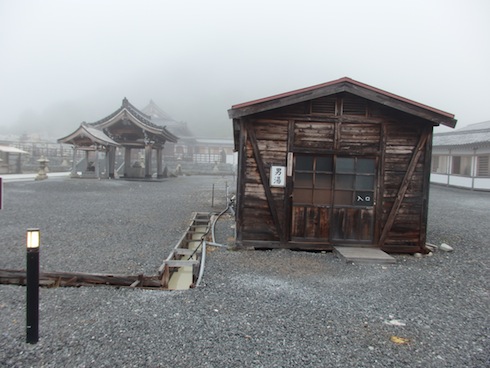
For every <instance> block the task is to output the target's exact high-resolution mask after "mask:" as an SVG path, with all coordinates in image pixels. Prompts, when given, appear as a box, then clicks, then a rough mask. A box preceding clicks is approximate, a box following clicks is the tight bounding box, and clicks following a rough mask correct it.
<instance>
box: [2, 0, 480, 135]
mask: <svg viewBox="0 0 490 368" xmlns="http://www.w3.org/2000/svg"><path fill="white" fill-rule="evenodd" d="M489 65H490V2H489V1H487V0H466V1H453V0H410V1H392V0H372V1H364V0H347V1H308V0H303V1H301V2H300V1H285V0H281V1H255V0H247V1H225V0H223V1H213V0H210V1H209V0H208V1H197V0H190V1H160V0H156V1H151V0H144V1H136V0H135V1H130V0H123V1H121V0H104V1H99V0H71V1H66V0H43V1H41V0H40V1H25V0H17V1H8V0H0V108H1V112H2V114H1V115H0V136H1V135H4V134H9V133H15V134H21V133H23V132H39V133H48V135H49V136H50V137H54V138H59V137H62V136H65V135H67V134H69V133H71V132H72V131H73V130H75V129H76V128H77V127H78V125H79V124H80V123H81V122H82V121H87V122H94V121H97V120H99V119H101V118H103V117H105V116H107V115H109V114H110V113H112V112H113V111H115V110H116V109H117V108H118V107H119V106H120V105H121V101H122V99H123V98H124V97H127V98H128V99H129V101H130V102H131V103H132V104H133V105H135V106H136V107H138V108H143V107H144V106H145V105H147V104H148V103H149V101H150V100H153V101H154V102H155V103H156V104H157V105H158V106H160V107H161V108H162V109H163V110H164V111H165V112H167V113H168V114H169V115H171V116H172V117H173V118H174V119H175V120H177V121H185V122H187V123H188V125H189V126H190V128H191V129H192V131H193V132H194V133H195V134H196V135H198V136H201V137H231V135H232V130H231V121H230V120H229V119H228V115H227V110H228V109H229V108H230V107H231V105H233V104H237V103H241V102H246V101H249V100H253V99H257V98H261V97H266V96H269V95H273V94H277V93H281V92H286V91H290V90H294V89H298V88H303V87H308V86H311V85H315V84H319V83H324V82H328V81H330V80H334V79H338V78H341V77H344V76H347V77H350V78H353V79H355V80H358V81H360V82H363V83H367V84H370V85H372V86H375V87H378V88H381V89H384V90H386V91H389V92H392V93H395V94H398V95H401V96H403V97H406V98H409V99H412V100H415V101H418V102H421V103H424V104H427V105H429V106H432V107H435V108H438V109H441V110H444V111H447V112H450V113H453V114H455V115H456V118H457V119H458V121H459V122H458V127H462V126H465V125H468V124H471V123H477V122H481V121H485V120H490V107H489V104H488V88H489V87H488V86H490V71H489Z"/></svg>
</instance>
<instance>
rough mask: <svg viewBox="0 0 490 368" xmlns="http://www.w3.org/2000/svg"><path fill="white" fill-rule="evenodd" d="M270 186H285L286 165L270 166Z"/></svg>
mask: <svg viewBox="0 0 490 368" xmlns="http://www.w3.org/2000/svg"><path fill="white" fill-rule="evenodd" d="M270 186H271V187H285V186H286V166H271V178H270Z"/></svg>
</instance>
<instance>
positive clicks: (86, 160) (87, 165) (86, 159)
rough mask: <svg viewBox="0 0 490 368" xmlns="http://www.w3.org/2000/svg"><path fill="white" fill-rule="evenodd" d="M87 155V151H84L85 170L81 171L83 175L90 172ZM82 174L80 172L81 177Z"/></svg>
mask: <svg viewBox="0 0 490 368" xmlns="http://www.w3.org/2000/svg"><path fill="white" fill-rule="evenodd" d="M89 153H90V151H89V150H86V151H85V170H83V171H84V172H85V173H87V172H89V171H90V161H89ZM84 172H82V176H83V174H84Z"/></svg>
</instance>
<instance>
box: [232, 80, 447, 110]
mask: <svg viewBox="0 0 490 368" xmlns="http://www.w3.org/2000/svg"><path fill="white" fill-rule="evenodd" d="M342 83H350V84H353V85H356V86H359V87H361V88H365V89H368V90H370V91H373V92H375V93H379V94H381V95H383V96H386V97H390V98H394V99H396V100H399V101H402V102H404V103H407V104H410V105H414V106H417V107H420V108H423V109H426V110H429V111H432V112H434V113H437V114H440V115H442V116H445V117H448V118H451V119H453V118H454V115H453V114H451V113H448V112H446V111H442V110H439V109H436V108H433V107H430V106H427V105H424V104H421V103H419V102H416V101H412V100H409V99H408V98H405V97H401V96H398V95H395V94H393V93H390V92H387V91H384V90H382V89H379V88H376V87H373V86H370V85H368V84H364V83H361V82H358V81H356V80H354V79H351V78H348V77H343V78H340V79H336V80H333V81H330V82H327V83H322V84H317V85H314V86H311V87H306V88H301V89H297V90H294V91H290V92H285V93H281V94H278V95H274V96H269V97H265V98H261V99H258V100H253V101H249V102H244V103H240V104H237V105H233V106H232V107H231V108H232V109H240V108H244V107H249V106H253V105H257V104H260V103H263V102H269V101H273V100H277V99H280V98H284V97H290V96H294V95H298V94H301V93H305V92H311V91H314V90H317V89H321V88H324V87H329V86H333V85H336V84H342Z"/></svg>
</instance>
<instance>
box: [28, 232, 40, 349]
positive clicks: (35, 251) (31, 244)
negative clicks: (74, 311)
mask: <svg viewBox="0 0 490 368" xmlns="http://www.w3.org/2000/svg"><path fill="white" fill-rule="evenodd" d="M40 243H41V233H40V232H39V229H27V267H26V269H27V272H26V273H27V275H26V288H27V308H26V342H27V343H29V344H35V343H37V342H38V340H39V245H40Z"/></svg>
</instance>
